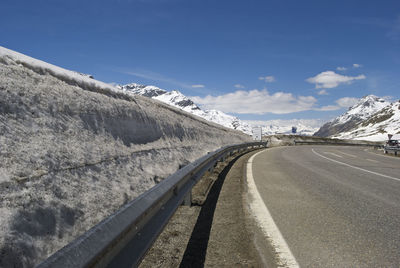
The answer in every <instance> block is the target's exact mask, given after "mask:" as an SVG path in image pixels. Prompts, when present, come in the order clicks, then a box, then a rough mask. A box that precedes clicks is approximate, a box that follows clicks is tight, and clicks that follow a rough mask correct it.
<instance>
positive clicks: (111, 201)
mask: <svg viewBox="0 0 400 268" xmlns="http://www.w3.org/2000/svg"><path fill="white" fill-rule="evenodd" d="M249 140H251V139H250V137H249V136H247V135H244V134H242V133H240V132H238V131H234V130H230V129H227V128H224V127H221V126H219V125H216V124H213V123H210V122H207V121H205V120H202V119H200V118H198V117H196V116H193V115H190V114H188V113H186V112H183V111H181V110H178V109H175V108H172V107H169V106H167V105H165V104H162V103H161V102H158V101H155V100H151V99H148V98H145V97H140V96H130V95H127V94H123V93H120V92H118V90H116V89H115V88H113V87H111V86H110V85H107V84H104V83H101V82H99V81H96V80H93V79H90V78H88V77H83V76H80V75H79V74H76V73H75V74H74V72H71V71H67V70H64V69H61V68H59V67H56V66H53V65H50V64H46V63H44V62H40V61H38V60H35V59H32V58H29V57H26V56H24V55H22V54H19V53H16V52H13V51H11V50H7V49H5V48H2V47H0V192H1V197H0V267H10V266H11V267H32V266H34V265H36V264H38V263H39V262H40V261H42V260H43V259H45V258H46V257H48V256H49V255H50V254H52V253H54V252H55V251H56V250H58V249H60V248H61V247H63V246H65V245H66V244H67V243H69V242H71V241H72V240H73V239H74V238H76V237H77V236H79V235H80V234H82V233H83V232H85V231H86V230H88V229H89V228H90V227H92V226H93V225H95V224H96V223H98V222H100V221H101V220H102V219H104V218H105V217H107V216H108V215H110V214H111V213H113V212H115V211H116V210H118V209H119V208H120V207H121V206H122V205H123V204H125V203H127V202H128V201H130V200H132V199H134V198H135V197H137V196H138V195H139V194H141V193H143V192H144V191H146V190H147V189H149V188H151V187H152V186H154V185H155V184H156V183H157V182H159V181H160V180H162V179H163V178H165V177H167V176H168V175H170V174H172V173H174V172H175V171H176V170H177V169H179V168H180V167H181V166H183V165H185V164H187V163H189V162H192V161H194V160H196V159H197V158H199V157H201V156H202V155H204V154H206V153H207V152H209V151H213V150H216V149H217V148H219V147H221V146H224V145H228V144H235V143H241V142H246V141H249Z"/></svg>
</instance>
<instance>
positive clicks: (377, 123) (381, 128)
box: [331, 98, 400, 141]
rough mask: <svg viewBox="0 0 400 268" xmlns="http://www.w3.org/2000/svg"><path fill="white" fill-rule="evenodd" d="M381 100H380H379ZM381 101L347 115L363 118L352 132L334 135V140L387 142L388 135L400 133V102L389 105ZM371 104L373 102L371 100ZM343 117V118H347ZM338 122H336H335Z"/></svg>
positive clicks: (356, 109) (349, 112)
mask: <svg viewBox="0 0 400 268" xmlns="http://www.w3.org/2000/svg"><path fill="white" fill-rule="evenodd" d="M378 99H380V98H378ZM382 100H383V99H380V101H379V102H378V103H375V104H374V105H370V106H367V107H365V106H364V109H362V108H363V107H362V106H361V107H360V106H356V107H355V111H353V110H349V111H348V112H347V114H353V115H357V116H358V117H361V118H362V121H361V122H359V123H358V124H357V125H356V127H354V128H353V129H351V130H350V131H346V132H342V133H338V134H335V135H332V136H331V137H332V138H339V139H355V140H368V141H385V140H387V139H388V134H399V133H400V102H399V101H397V102H394V103H388V102H386V101H382ZM369 101H370V102H371V100H369ZM371 107H372V108H371ZM345 116H346V114H345V115H342V116H341V118H345ZM334 122H336V120H335V121H334Z"/></svg>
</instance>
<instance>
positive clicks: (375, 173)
mask: <svg viewBox="0 0 400 268" xmlns="http://www.w3.org/2000/svg"><path fill="white" fill-rule="evenodd" d="M311 150H312V152H313V153H314V154H316V155H318V156H320V157H322V158H325V159H327V160H330V161H332V162H335V163H338V164H341V165H344V166H348V167H351V168H354V169H358V170H361V171H364V172H368V173H371V174H374V175H377V176H381V177H384V178H388V179H392V180H395V181H400V179H399V178H395V177H392V176H388V175H385V174H381V173H378V172H374V171H370V170H367V169H363V168H360V167H355V166H352V165H349V164H347V163H343V162H340V161H337V160H335V159H331V158H329V157H326V156H324V155H322V154H319V153H317V152H316V151H314V149H311Z"/></svg>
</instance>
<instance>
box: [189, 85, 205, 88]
mask: <svg viewBox="0 0 400 268" xmlns="http://www.w3.org/2000/svg"><path fill="white" fill-rule="evenodd" d="M192 87H194V88H203V87H204V85H192Z"/></svg>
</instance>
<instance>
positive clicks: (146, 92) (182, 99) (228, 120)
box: [117, 83, 252, 135]
mask: <svg viewBox="0 0 400 268" xmlns="http://www.w3.org/2000/svg"><path fill="white" fill-rule="evenodd" d="M117 88H119V89H121V90H123V91H124V92H131V93H133V94H138V95H142V96H146V97H150V98H153V99H156V100H159V101H162V102H164V103H166V104H169V105H172V106H174V107H177V108H179V109H182V110H184V111H186V112H188V113H191V114H194V115H197V116H199V117H201V118H204V119H206V120H208V121H211V122H214V123H217V124H220V125H222V126H224V127H228V128H231V129H236V130H240V131H242V132H244V133H246V134H249V135H251V130H252V128H251V126H250V125H249V124H247V123H246V122H243V121H241V120H240V119H238V118H237V117H235V116H231V115H228V114H225V113H223V112H221V111H217V110H202V109H201V108H200V107H199V106H197V105H196V104H195V103H194V102H193V101H192V100H191V99H189V98H188V97H186V96H185V95H183V94H182V93H181V92H179V91H177V90H173V91H170V92H168V91H166V90H164V89H160V88H158V87H155V86H145V85H140V84H136V83H131V84H127V85H119V86H117Z"/></svg>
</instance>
